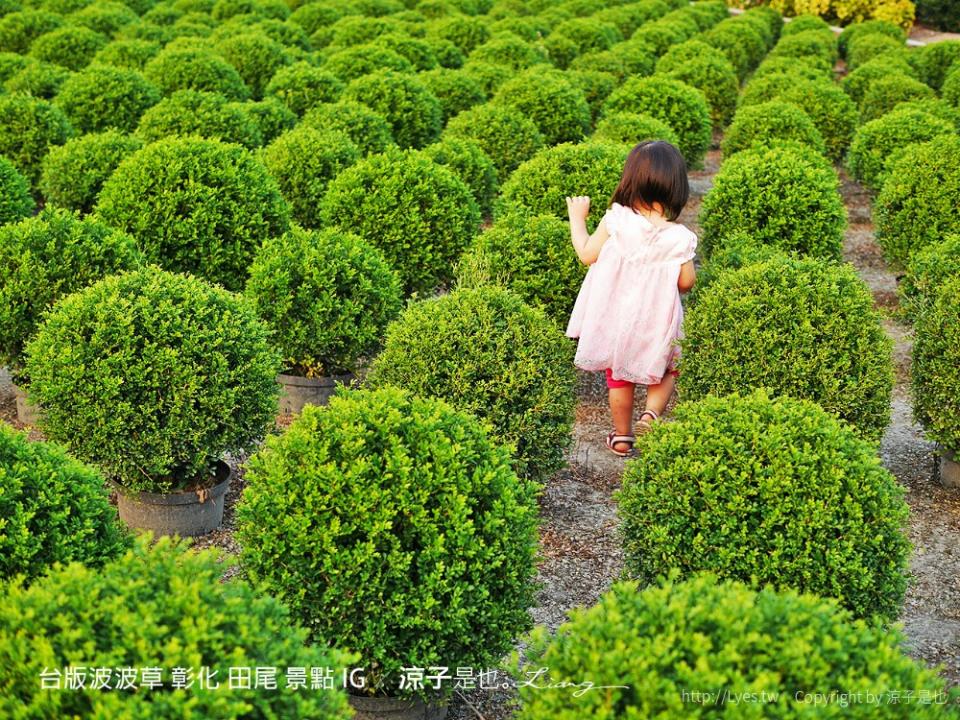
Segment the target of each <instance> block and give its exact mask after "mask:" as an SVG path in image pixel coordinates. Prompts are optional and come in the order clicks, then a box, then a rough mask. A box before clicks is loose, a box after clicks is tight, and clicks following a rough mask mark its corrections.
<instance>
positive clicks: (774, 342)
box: [680, 258, 893, 442]
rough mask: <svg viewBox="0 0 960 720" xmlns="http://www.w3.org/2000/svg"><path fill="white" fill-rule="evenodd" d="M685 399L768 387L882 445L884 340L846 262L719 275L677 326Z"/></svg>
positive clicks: (792, 263) (887, 359)
mask: <svg viewBox="0 0 960 720" xmlns="http://www.w3.org/2000/svg"><path fill="white" fill-rule="evenodd" d="M684 332H685V333H686V338H685V339H684V341H683V353H684V355H683V359H682V361H681V375H680V388H681V392H682V393H683V394H684V396H685V397H687V398H689V399H692V400H697V399H699V398H702V397H705V396H707V395H716V396H723V395H726V394H728V393H732V392H747V391H749V390H750V389H751V388H754V387H767V388H769V389H770V391H771V392H773V393H775V394H777V395H789V396H791V397H796V398H800V399H807V400H811V401H813V402H816V403H819V404H820V406H821V407H823V408H824V409H825V410H826V411H827V412H829V413H831V414H832V415H835V416H837V417H839V418H841V419H842V420H845V421H847V422H849V423H850V424H851V425H853V426H854V427H855V428H856V429H857V431H858V433H859V434H860V435H861V436H863V437H865V438H867V439H869V440H872V441H874V442H879V440H880V438H881V437H882V436H883V432H884V429H885V428H886V426H887V424H888V423H889V421H890V393H891V390H892V387H893V369H892V361H891V356H890V354H891V341H890V339H889V338H888V337H887V336H886V334H885V333H884V330H883V327H882V325H881V319H880V315H879V314H878V313H877V311H876V310H874V309H873V297H872V295H871V294H870V290H869V288H867V286H866V284H865V283H864V282H863V281H862V280H861V279H860V278H859V276H858V275H857V274H856V271H855V270H854V268H853V267H852V266H850V265H840V264H828V263H824V262H823V261H822V260H817V259H813V258H807V259H794V258H782V259H774V260H770V261H767V262H764V263H760V264H756V265H750V266H747V267H745V268H742V269H740V270H736V271H733V272H729V273H724V274H723V275H722V276H721V277H720V278H718V279H717V281H716V282H715V283H714V284H713V285H712V286H711V287H710V288H708V290H707V291H706V292H704V293H703V294H702V295H701V296H700V297H699V298H698V300H697V303H696V305H695V306H694V308H693V309H692V310H691V312H690V313H689V314H688V316H687V317H686V319H685V321H684Z"/></svg>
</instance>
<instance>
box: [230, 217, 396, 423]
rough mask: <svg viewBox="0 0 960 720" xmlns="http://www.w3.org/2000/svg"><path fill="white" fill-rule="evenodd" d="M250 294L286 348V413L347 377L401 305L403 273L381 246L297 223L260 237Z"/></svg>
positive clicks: (323, 398) (317, 401) (322, 398)
mask: <svg viewBox="0 0 960 720" xmlns="http://www.w3.org/2000/svg"><path fill="white" fill-rule="evenodd" d="M247 296H248V297H249V298H250V300H251V301H252V304H253V306H254V308H255V309H256V310H257V312H258V314H259V315H260V317H261V318H263V320H264V321H265V322H266V323H267V325H268V326H269V327H270V329H271V331H272V334H273V343H274V345H275V346H276V347H277V348H278V349H279V350H280V353H281V355H282V356H283V360H284V365H285V369H284V371H283V373H281V374H280V375H279V376H278V380H279V381H280V384H281V385H282V386H283V394H282V395H281V397H280V410H281V412H284V413H299V412H300V411H301V410H302V409H303V406H304V405H305V404H307V403H310V404H313V405H323V404H325V403H326V402H327V400H328V399H329V397H330V395H332V394H333V390H334V388H335V387H336V386H337V385H345V384H348V383H349V382H350V381H351V380H352V379H353V373H354V372H355V371H356V370H357V368H358V366H359V363H360V361H361V359H362V358H365V357H367V356H368V355H369V353H370V352H371V351H373V350H374V349H375V348H376V347H377V345H378V344H379V343H380V340H381V339H382V337H383V335H384V332H385V330H386V326H387V324H388V323H389V322H390V321H391V320H393V318H394V317H395V316H396V315H397V314H398V313H399V312H400V308H401V306H402V291H401V287H400V280H399V278H398V277H397V275H396V273H395V272H394V271H393V270H392V268H391V267H390V266H389V265H388V264H387V261H386V260H385V259H384V257H383V255H382V253H380V251H378V250H377V249H376V248H374V247H372V246H371V245H368V244H367V243H365V242H364V241H363V240H361V239H360V238H358V237H357V236H355V235H351V234H349V233H345V232H342V231H339V230H335V229H334V230H323V231H319V232H308V231H306V230H301V229H299V228H294V229H293V230H291V231H290V232H288V233H286V234H285V235H283V236H281V237H279V238H274V239H272V240H268V241H267V242H266V243H264V245H263V247H262V248H261V249H260V252H259V253H258V254H257V257H256V259H255V260H254V262H253V265H252V267H251V268H250V280H249V281H248V282H247Z"/></svg>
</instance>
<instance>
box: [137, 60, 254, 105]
mask: <svg viewBox="0 0 960 720" xmlns="http://www.w3.org/2000/svg"><path fill="white" fill-rule="evenodd" d="M143 74H144V75H145V76H146V78H147V80H149V81H150V82H152V83H153V84H154V85H156V86H157V87H158V88H160V91H161V92H162V93H163V94H164V95H170V94H171V93H174V92H176V91H177V90H199V91H201V92H215V93H220V94H221V95H223V96H225V97H227V98H230V99H231V100H246V99H247V98H249V97H250V90H249V89H248V88H247V86H246V85H245V84H244V82H243V78H242V77H240V73H238V72H237V70H236V68H234V67H233V65H231V64H230V63H228V62H227V61H226V60H224V59H223V58H221V57H220V56H218V55H215V54H214V53H213V52H212V51H210V50H202V49H199V48H189V47H185V48H177V47H168V48H165V49H163V50H162V51H161V52H160V53H159V54H158V55H157V56H156V57H155V58H153V59H152V60H151V61H150V62H148V63H147V64H146V66H145V67H144V69H143Z"/></svg>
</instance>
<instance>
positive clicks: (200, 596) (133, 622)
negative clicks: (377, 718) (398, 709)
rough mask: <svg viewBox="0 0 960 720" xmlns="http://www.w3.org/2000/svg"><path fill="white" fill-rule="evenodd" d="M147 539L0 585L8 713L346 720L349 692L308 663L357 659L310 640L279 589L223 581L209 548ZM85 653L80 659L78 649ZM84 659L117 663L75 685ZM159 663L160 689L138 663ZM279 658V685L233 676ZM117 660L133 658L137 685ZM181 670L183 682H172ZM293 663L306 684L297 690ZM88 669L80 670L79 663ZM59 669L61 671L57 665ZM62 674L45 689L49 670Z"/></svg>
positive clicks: (0, 653) (1, 679) (0, 644)
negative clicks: (274, 592) (328, 684)
mask: <svg viewBox="0 0 960 720" xmlns="http://www.w3.org/2000/svg"><path fill="white" fill-rule="evenodd" d="M150 545H151V543H150V538H148V537H144V538H139V539H138V540H137V541H136V542H135V543H134V546H133V548H132V549H131V550H130V551H129V552H127V553H126V554H125V555H123V556H122V557H120V558H118V559H116V560H114V561H112V562H109V563H107V564H106V565H105V566H104V567H102V568H97V569H92V568H88V567H84V566H82V565H80V564H79V563H73V564H70V565H65V566H62V567H58V568H55V569H54V570H52V571H51V572H50V574H49V575H47V576H46V577H44V578H41V579H39V580H37V581H36V582H35V583H33V585H31V586H30V587H29V588H24V587H23V586H22V585H20V584H19V583H17V584H13V585H12V586H7V587H5V588H4V589H3V592H2V594H0V684H2V685H3V687H4V688H6V689H7V691H6V692H4V693H3V694H2V695H0V715H2V716H3V717H17V716H26V717H115V718H119V717H139V718H148V717H153V718H160V717H191V716H195V717H209V718H213V717H216V718H220V719H222V720H241V718H242V719H243V720H248V719H250V718H254V719H256V720H268V719H269V718H315V719H316V720H347V719H348V718H350V717H351V715H352V713H351V712H350V708H349V707H348V705H347V702H346V698H345V697H344V693H342V692H337V691H336V690H333V689H328V690H315V689H311V685H310V683H311V677H310V668H311V667H318V668H323V667H332V668H334V669H335V672H336V671H339V669H340V668H342V667H347V666H350V665H351V664H352V663H353V662H355V658H353V657H350V656H349V655H346V654H345V653H342V652H338V651H335V650H330V649H326V648H322V647H319V646H317V645H314V646H310V647H308V646H306V645H304V639H305V637H306V631H305V630H303V629H301V628H300V627H298V626H297V625H296V624H295V623H294V622H292V621H291V618H290V614H289V612H288V611H287V609H286V608H285V607H283V605H282V604H281V603H280V602H278V601H277V600H275V599H274V598H272V597H270V596H268V595H263V594H262V593H259V592H255V591H254V589H253V588H251V587H250V586H249V585H248V584H247V583H245V582H243V581H242V580H240V579H232V580H231V581H230V582H226V583H225V582H222V576H223V573H224V569H225V566H224V564H223V563H222V562H221V561H220V558H219V557H218V555H217V553H215V552H214V551H211V550H203V551H200V552H196V551H192V550H190V549H189V548H188V547H187V544H186V543H180V542H177V541H174V540H170V539H167V538H161V539H160V540H159V541H157V543H156V544H155V545H154V546H153V547H151V546H150ZM81 658H82V659H81ZM80 663H88V664H89V665H91V666H96V667H100V666H101V665H106V666H108V667H107V668H106V669H107V671H112V672H103V671H102V670H101V673H100V679H101V681H105V682H106V683H107V685H106V687H105V688H104V689H102V690H99V691H97V690H92V689H91V686H93V685H94V683H93V678H94V674H95V671H94V668H93V667H86V668H84V670H85V671H86V673H84V674H85V675H86V680H87V685H86V689H82V690H74V689H68V686H67V684H66V679H65V678H63V677H62V676H61V675H62V674H63V672H64V669H65V668H67V667H76V666H77V665H79V664H80ZM151 667H156V668H159V670H160V671H161V677H160V680H161V682H162V686H161V687H150V685H149V684H145V683H144V680H145V679H146V678H145V677H144V673H143V671H142V670H141V668H151ZM231 667H233V668H238V669H240V670H241V671H242V670H243V669H245V668H250V669H251V670H250V673H251V674H252V673H253V668H275V669H276V670H277V674H276V676H275V678H274V679H275V682H276V689H270V688H268V687H265V686H264V685H263V684H261V685H260V686H259V687H256V686H254V680H253V679H251V682H250V686H249V687H247V688H243V687H242V685H241V683H230V682H229V680H230V668H231ZM119 668H136V670H137V672H136V674H135V676H134V677H133V678H132V681H133V686H132V687H131V689H129V690H123V689H118V685H119V684H120V675H121V671H120V669H119ZM175 668H183V669H184V670H187V671H189V672H185V673H183V674H182V675H181V677H182V678H183V679H182V683H183V684H182V685H181V687H183V688H184V689H177V688H176V687H175V683H176V682H177V680H176V675H175V674H174V673H175V670H174V669H175ZM289 668H294V669H296V668H301V669H305V670H306V685H305V686H300V687H294V688H293V689H288V688H287V687H285V686H286V685H287V682H288V679H289V678H291V677H292V676H291V675H290V673H289V670H288V669H289ZM77 669H78V671H80V669H79V668H77ZM55 673H61V675H54V674H55ZM42 677H43V678H47V680H48V681H49V682H51V683H52V682H56V683H57V685H56V687H59V688H60V689H59V690H56V689H53V690H51V689H44V688H43V686H42V684H41V678H42Z"/></svg>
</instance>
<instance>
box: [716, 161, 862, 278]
mask: <svg viewBox="0 0 960 720" xmlns="http://www.w3.org/2000/svg"><path fill="white" fill-rule="evenodd" d="M846 220H847V216H846V210H845V208H844V205H843V199H842V198H841V197H840V183H839V180H838V179H837V175H836V172H835V171H834V170H833V168H832V167H830V166H829V165H827V164H826V163H825V162H820V161H818V160H817V159H815V157H811V155H810V153H809V151H805V149H804V148H802V147H799V146H794V147H789V146H782V147H773V148H755V149H753V150H745V151H743V152H740V153H737V154H736V155H734V156H733V157H731V158H730V159H728V160H727V161H725V162H724V163H723V165H722V166H721V168H720V172H718V173H717V175H716V177H715V178H714V182H713V188H712V189H711V190H710V192H708V193H707V195H706V197H705V198H704V199H703V205H702V206H701V209H700V225H701V228H702V230H703V235H702V237H701V243H702V246H703V250H704V252H705V253H706V254H707V255H709V254H710V252H711V251H712V249H713V248H714V247H719V246H720V245H722V244H723V241H724V238H725V237H727V236H729V235H731V234H732V233H734V232H745V233H747V234H749V235H751V236H752V237H754V238H755V239H756V240H757V242H760V243H762V244H766V245H773V246H774V247H778V248H781V249H783V250H788V251H796V252H799V253H803V254H806V255H812V256H815V257H820V258H825V259H837V260H838V259H840V251H841V248H842V246H843V233H844V230H845V229H846Z"/></svg>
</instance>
